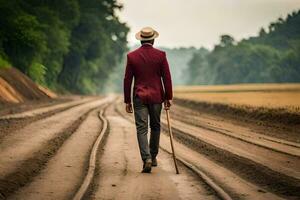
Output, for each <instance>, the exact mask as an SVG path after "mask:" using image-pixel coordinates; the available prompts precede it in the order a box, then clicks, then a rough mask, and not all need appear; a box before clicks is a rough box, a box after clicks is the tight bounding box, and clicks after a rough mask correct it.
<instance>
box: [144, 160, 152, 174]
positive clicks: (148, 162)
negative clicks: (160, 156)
mask: <svg viewBox="0 0 300 200" xmlns="http://www.w3.org/2000/svg"><path fill="white" fill-rule="evenodd" d="M151 165H152V161H151V159H147V160H146V161H145V162H144V165H143V170H142V173H151Z"/></svg>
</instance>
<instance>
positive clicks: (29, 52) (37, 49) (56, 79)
mask: <svg viewBox="0 0 300 200" xmlns="http://www.w3.org/2000/svg"><path fill="white" fill-rule="evenodd" d="M118 9H121V5H119V4H118V3H117V0H43V1H41V0H26V1H22V0H9V1H7V0H0V60H3V62H4V61H5V62H9V63H11V64H12V65H13V66H14V67H16V68H18V69H20V70H21V71H22V72H24V73H25V74H27V75H29V76H30V77H31V78H32V79H33V80H35V81H37V82H39V83H41V84H45V85H47V86H50V87H51V88H56V89H57V88H62V89H66V90H69V91H71V92H75V93H96V92H98V91H100V90H101V89H102V87H103V83H104V81H105V79H106V77H107V74H108V73H110V72H111V71H112V70H113V68H114V67H115V66H117V64H118V62H119V61H120V59H121V57H122V55H123V53H124V52H125V51H126V50H127V47H126V45H127V41H126V36H127V33H128V27H127V26H126V24H124V23H121V22H120V21H119V19H118V17H117V16H116V14H115V12H116V10H118Z"/></svg>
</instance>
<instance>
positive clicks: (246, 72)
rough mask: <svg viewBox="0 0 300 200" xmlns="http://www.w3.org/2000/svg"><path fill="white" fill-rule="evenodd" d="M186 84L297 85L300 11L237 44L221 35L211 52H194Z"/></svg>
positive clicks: (299, 55)
mask: <svg viewBox="0 0 300 200" xmlns="http://www.w3.org/2000/svg"><path fill="white" fill-rule="evenodd" d="M188 65H189V67H188V68H187V70H186V74H187V76H188V81H187V84H195V85H197V84H232V83H271V82H277V83H283V82H300V11H297V12H293V13H291V14H289V15H288V16H287V17H286V19H282V18H279V19H278V20H277V21H276V22H273V23H271V24H270V25H269V27H268V29H267V30H265V29H264V28H262V29H261V30H260V31H259V34H258V36H256V37H250V38H248V39H244V40H241V41H239V42H237V41H235V39H234V38H233V37H232V36H230V35H222V36H221V37H220V42H219V44H217V45H216V46H215V47H214V49H213V50H212V51H204V50H203V49H202V50H200V51H198V52H196V53H195V54H194V55H193V57H192V59H191V60H190V61H189V64H188Z"/></svg>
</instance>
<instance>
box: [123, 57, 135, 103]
mask: <svg viewBox="0 0 300 200" xmlns="http://www.w3.org/2000/svg"><path fill="white" fill-rule="evenodd" d="M132 79H133V69H132V65H131V63H130V61H129V57H128V55H127V64H126V69H125V76H124V82H123V87H124V102H125V103H131V97H130V96H131V84H132Z"/></svg>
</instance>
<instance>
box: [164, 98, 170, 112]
mask: <svg viewBox="0 0 300 200" xmlns="http://www.w3.org/2000/svg"><path fill="white" fill-rule="evenodd" d="M171 105H172V101H171V100H165V101H164V107H165V110H170V107H171Z"/></svg>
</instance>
